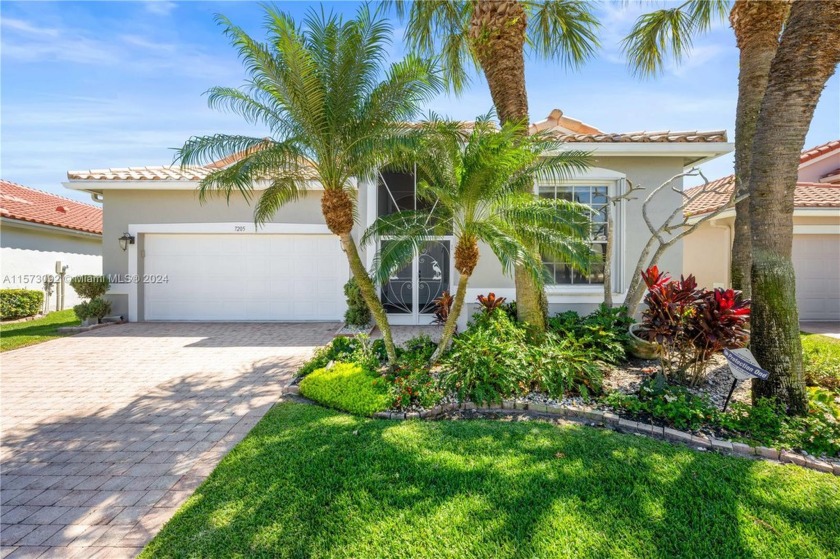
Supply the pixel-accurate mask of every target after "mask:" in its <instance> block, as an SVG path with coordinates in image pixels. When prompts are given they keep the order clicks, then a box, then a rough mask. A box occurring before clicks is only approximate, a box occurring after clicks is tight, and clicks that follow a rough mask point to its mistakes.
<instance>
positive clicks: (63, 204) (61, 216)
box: [0, 179, 102, 234]
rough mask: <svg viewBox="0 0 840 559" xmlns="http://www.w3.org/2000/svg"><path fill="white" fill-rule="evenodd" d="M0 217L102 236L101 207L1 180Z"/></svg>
mask: <svg viewBox="0 0 840 559" xmlns="http://www.w3.org/2000/svg"><path fill="white" fill-rule="evenodd" d="M0 216H2V217H5V218H9V219H18V220H20V221H28V222H31V223H40V224H43V225H52V226H55V227H64V228H66V229H74V230H76V231H85V232H87V233H98V234H102V208H98V207H96V206H92V205H90V204H82V203H81V202H76V201H74V200H70V199H69V198H64V197H62V196H56V195H55V194H49V193H47V192H42V191H40V190H35V189H33V188H27V187H25V186H22V185H19V184H17V183H14V182H9V181H6V180H2V179H0Z"/></svg>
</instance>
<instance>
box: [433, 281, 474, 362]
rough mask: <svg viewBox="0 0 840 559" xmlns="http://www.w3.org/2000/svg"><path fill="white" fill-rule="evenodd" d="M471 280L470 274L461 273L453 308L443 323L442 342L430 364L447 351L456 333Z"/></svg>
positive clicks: (439, 343)
mask: <svg viewBox="0 0 840 559" xmlns="http://www.w3.org/2000/svg"><path fill="white" fill-rule="evenodd" d="M469 281H470V276H468V275H466V274H461V277H460V278H458V291H457V292H456V293H455V300H454V301H453V302H452V309H451V310H450V311H449V316H448V317H447V318H446V323H445V324H444V325H443V332H442V333H441V335H440V342H438V346H437V349H435V352H434V353H433V354H432V357H431V358H430V359H429V365H434V364H435V363H437V362H438V360H439V359H440V358H441V356H442V355H443V352H444V351H446V348H447V347H448V346H449V342H450V341H451V340H452V336H453V335H454V334H455V326H456V325H457V324H458V317H459V316H460V315H461V309H462V308H463V307H464V299H466V298H467V284H468V283H469Z"/></svg>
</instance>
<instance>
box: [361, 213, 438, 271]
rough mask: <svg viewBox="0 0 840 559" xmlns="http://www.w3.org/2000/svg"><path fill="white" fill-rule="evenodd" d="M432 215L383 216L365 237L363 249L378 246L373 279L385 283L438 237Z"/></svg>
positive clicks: (369, 228) (396, 214) (369, 229)
mask: <svg viewBox="0 0 840 559" xmlns="http://www.w3.org/2000/svg"><path fill="white" fill-rule="evenodd" d="M430 217H431V216H430V215H429V212H425V211H403V212H396V213H393V214H390V215H386V216H380V217H379V218H377V220H376V221H375V222H374V223H373V224H372V225H371V226H370V227H368V228H367V230H366V231H365V232H364V234H363V235H362V239H361V243H362V244H363V245H366V244H370V243H372V242H379V243H380V249H379V251H378V253H377V255H376V257H375V258H374V269H373V276H374V279H375V280H376V281H378V282H380V283H385V282H386V281H388V278H389V277H391V274H393V273H394V272H396V271H397V270H399V269H401V268H402V267H403V266H405V265H406V264H407V263H408V262H409V261H410V260H411V258H412V257H413V256H414V255H415V254H416V253H417V252H419V251H420V250H421V249H422V248H423V247H424V246H425V245H426V244H428V243H429V242H431V241H432V239H434V237H435V235H436V234H437V233H438V232H437V231H436V230H435V226H434V225H433V224H431V221H432V220H431V219H430Z"/></svg>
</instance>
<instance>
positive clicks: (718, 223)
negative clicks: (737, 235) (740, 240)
mask: <svg viewBox="0 0 840 559" xmlns="http://www.w3.org/2000/svg"><path fill="white" fill-rule="evenodd" d="M713 221H714V224H711V223H708V222H707V223H704V224H703V225H701V226H700V227H698V228H697V230H695V231H694V232H693V233H692V234H690V235H687V236H686V237H685V238H684V239H683V271H684V273H685V274H686V275H687V274H694V277H695V278H697V283H698V285H700V286H702V287H706V288H708V289H712V288H714V287H728V286H729V285H730V276H729V258H730V247H731V246H732V224H733V221H734V219H733V218H725V219H719V220H713Z"/></svg>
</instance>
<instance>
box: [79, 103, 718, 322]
mask: <svg viewBox="0 0 840 559" xmlns="http://www.w3.org/2000/svg"><path fill="white" fill-rule="evenodd" d="M533 127H534V129H538V130H548V131H550V133H552V134H554V135H556V136H557V137H558V138H559V139H561V140H563V141H564V142H566V145H568V147H569V148H570V149H580V150H586V151H589V152H591V154H592V156H593V159H594V161H593V165H592V167H591V168H590V169H589V170H588V171H587V172H586V173H584V174H581V175H580V176H577V177H575V178H574V180H570V181H567V182H564V183H557V184H555V183H544V184H543V183H541V184H536V185H534V194H535V195H540V196H546V197H568V198H573V199H575V200H577V201H580V202H582V203H585V204H589V205H591V206H592V207H593V208H594V209H595V210H596V211H597V213H598V215H599V216H600V217H599V218H597V219H596V221H597V222H600V223H599V227H596V228H595V231H594V232H593V237H592V243H593V246H594V247H595V248H596V249H599V248H600V247H603V245H604V242H605V236H604V229H605V227H606V212H613V214H614V219H615V221H614V223H615V228H616V235H615V238H616V244H617V247H618V249H617V250H616V251H615V255H614V258H613V259H614V261H613V270H614V273H613V286H612V289H613V291H614V292H615V294H616V295H615V299H616V300H617V301H621V300H622V298H623V297H624V294H625V292H626V290H627V286H628V283H629V281H630V277H629V275H630V274H631V273H632V271H633V268H634V266H635V264H636V259H637V258H638V255H639V253H640V252H641V249H642V246H643V245H644V243H645V242H646V240H647V238H648V232H647V229H646V228H645V226H644V225H643V223H642V220H641V219H640V217H639V215H640V207H641V200H631V201H627V202H623V203H622V204H621V205H619V206H618V207H612V206H609V205H608V204H607V195H608V194H615V193H618V192H620V191H622V190H623V189H625V188H626V185H627V181H628V180H631V181H633V182H634V184H642V185H648V186H650V187H655V186H658V185H659V184H660V183H662V182H664V181H666V180H667V179H669V178H671V177H672V176H674V175H677V174H679V173H681V172H683V170H684V169H685V168H686V167H689V166H693V165H696V164H698V163H701V162H703V161H707V160H710V159H713V158H715V157H718V156H720V155H723V154H725V153H728V152H730V151H732V145H731V144H730V143H727V138H726V133H725V131H711V132H696V131H690V132H670V131H665V132H635V133H625V134H610V133H604V132H602V131H601V130H598V129H596V128H594V127H592V126H589V125H586V124H584V123H582V122H580V121H578V120H575V119H572V118H569V117H566V116H564V115H563V113H562V111H560V110H554V111H552V113H551V114H550V115H549V116H548V118H547V119H545V120H543V121H542V122H538V123H536V124H534V125H533ZM229 163H230V161H222V162H219V163H216V164H213V165H210V166H208V167H186V168H180V167H175V166H156V167H128V168H114V169H93V170H88V171H69V172H68V179H69V180H68V182H66V183H65V186H66V187H67V188H70V189H73V190H80V191H86V192H90V193H91V194H92V195H94V196H95V197H96V198H97V200H101V201H102V203H103V206H104V238H105V242H104V245H103V246H104V251H103V253H104V269H105V273H106V274H109V275H112V276H120V277H122V278H124V281H123V283H117V284H113V286H112V288H111V292H110V298H111V300H112V301H113V303H114V312H116V313H120V314H126V315H127V316H128V317H129V320H140V321H143V320H146V321H152V320H254V321H260V320H284V321H301V320H341V318H342V316H343V313H344V310H345V300H344V295H343V292H342V285H343V284H344V283H345V282H346V280H347V279H348V277H349V270H348V266H347V263H346V257H345V256H344V254H342V252H341V249H340V247H339V242H338V239H337V238H336V237H334V236H333V235H331V234H330V232H329V230H328V229H327V227H326V225H325V224H324V221H323V217H322V215H321V207H320V196H319V189H320V185H318V184H312V185H311V190H310V191H309V195H308V196H305V197H303V198H301V199H300V200H298V201H295V202H294V203H291V204H288V205H286V206H285V207H283V208H282V209H281V210H280V211H279V212H277V214H276V215H275V217H274V219H273V220H271V222H270V223H266V224H265V225H263V226H261V227H255V225H254V222H253V217H252V216H253V209H252V208H251V207H249V205H248V204H247V203H246V201H245V200H244V199H242V198H241V197H240V196H233V197H231V200H230V203H229V204H228V203H226V201H225V200H224V198H221V197H219V198H216V197H211V198H209V199H208V200H207V201H206V202H205V203H204V204H200V203H199V200H198V195H197V192H196V187H197V186H198V183H199V181H200V180H201V179H202V178H203V177H205V176H207V174H208V173H209V172H210V171H211V170H212V168H213V167H214V166H215V167H218V166H219V165H225V164H229ZM355 186H356V188H357V201H358V223H357V226H356V229H355V231H354V234H355V235H356V237H357V238H359V236H360V235H361V233H362V232H363V231H364V229H365V228H366V227H367V226H368V225H370V224H371V223H373V221H374V220H375V219H376V218H377V216H379V215H384V214H387V213H390V212H393V211H395V210H397V209H407V208H413V207H414V204H415V180H414V176H413V175H412V174H411V173H410V172H406V173H397V172H390V171H387V170H384V169H383V170H382V171H381V172H380V173H379V176H378V178H377V180H373V181H362V180H360V181H358V182H357V184H356V185H355ZM677 186H678V187H681V186H682V185H681V184H679V182H678V184H677ZM255 188H256V189H257V190H259V189H262V188H265V185H262V184H258V185H255ZM680 203H681V198H680V194H679V193H676V192H672V191H668V192H665V193H663V195H662V196H661V197H660V198H659V199H658V200H657V202H656V203H655V204H654V206H653V208H652V209H653V210H654V212H656V213H661V214H662V215H663V216H666V215H668V214H669V213H670V212H672V211H673V210H674V209H676V208H678V207H679V205H680ZM663 219H664V217H663ZM120 237H125V238H129V237H130V238H131V242H130V243H128V244H127V245H125V250H124V249H123V247H122V246H121V245H120V244H119V243H118V239H119V238H120ZM375 248H376V247H366V248H364V249H363V258H365V259H366V262H367V263H368V265H372V264H373V261H374V255H375ZM451 249H452V239H451V238H447V237H441V238H440V239H439V240H438V241H437V242H435V243H433V244H431V245H430V246H429V247H428V248H427V249H426V250H425V251H424V253H423V254H420V255H417V256H416V258H415V259H414V261H413V262H412V264H411V265H410V266H408V267H407V268H406V269H404V270H402V271H401V272H399V273H397V274H395V275H394V276H393V277H392V278H391V280H390V281H389V282H388V283H387V284H385V285H383V286H381V287H380V289H381V296H382V300H383V302H384V304H385V306H386V309H387V311H388V313H389V315H390V319H391V320H392V323H394V324H428V323H429V322H430V321H431V320H432V316H431V312H432V310H433V301H434V299H435V298H436V297H438V296H439V295H440V294H441V293H442V292H443V291H444V290H453V289H454V286H456V285H457V281H458V278H457V273H456V272H455V270H454V269H453V264H452V254H451V252H452V251H451ZM682 260H683V257H682V246H681V245H679V244H678V245H676V246H674V247H673V248H672V249H671V250H670V252H669V253H668V254H667V255H666V256H665V258H664V260H663V262H662V265H663V266H664V267H665V269H668V270H670V271H671V272H672V273H676V274H679V273H680V272H681V270H682ZM547 266H548V268H549V270H550V272H551V274H552V275H553V281H552V282H551V284H550V285H549V286H548V287H547V293H548V300H549V304H550V308H551V310H552V311H559V310H562V309H570V308H571V309H576V310H579V311H581V312H588V311H589V310H591V309H593V308H594V307H595V306H596V305H597V304H598V303H600V302H601V301H602V300H603V273H602V270H600V269H599V268H598V267H597V266H596V267H594V269H593V270H592V272H591V273H590V274H588V275H582V274H580V273H578V272H576V271H573V270H571V269H570V268H569V267H567V266H566V265H564V264H563V263H562V262H548V263H547ZM490 291H493V292H495V293H496V294H497V295H499V296H504V297H508V298H509V299H511V300H512V299H514V298H515V290H514V283H513V279H512V278H511V277H507V276H505V275H504V274H503V272H502V268H501V265H500V264H499V262H498V261H497V260H496V258H495V256H493V255H492V253H491V252H490V251H489V249H486V247H485V248H484V249H483V250H482V251H481V259H480V261H479V264H478V267H477V268H476V270H475V273H474V275H473V278H472V280H471V285H470V289H469V293H468V294H467V300H468V301H475V298H476V296H477V295H478V294H481V293H487V292H490ZM468 312H469V311H468ZM463 319H464V320H466V317H464V318H463Z"/></svg>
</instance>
